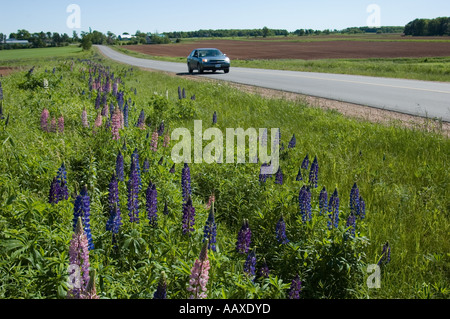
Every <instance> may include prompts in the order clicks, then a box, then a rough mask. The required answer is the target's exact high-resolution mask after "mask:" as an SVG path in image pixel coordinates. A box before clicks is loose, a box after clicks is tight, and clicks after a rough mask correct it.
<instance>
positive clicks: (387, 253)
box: [378, 242, 391, 266]
mask: <svg viewBox="0 0 450 319" xmlns="http://www.w3.org/2000/svg"><path fill="white" fill-rule="evenodd" d="M390 261H391V246H389V242H386V244H384V245H383V252H382V253H381V258H380V260H379V261H378V265H379V266H381V265H386V264H387V263H389V262H390Z"/></svg>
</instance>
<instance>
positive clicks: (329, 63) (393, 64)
mask: <svg viewBox="0 0 450 319" xmlns="http://www.w3.org/2000/svg"><path fill="white" fill-rule="evenodd" d="M112 48H114V49H115V50H117V51H119V52H121V53H124V54H128V55H130V56H134V57H137V58H142V59H152V60H158V61H168V62H179V63H185V62H186V57H159V56H149V55H146V54H143V53H139V52H135V51H132V50H128V49H126V46H125V47H124V46H122V47H112ZM232 66H234V67H246V68H261V69H273V70H288V71H303V72H321V73H336V74H352V75H366V76H376V77H389V78H402V79H411V80H423V81H440V82H450V57H436V58H394V59H325V60H297V59H280V60H251V61H250V60H233V61H232Z"/></svg>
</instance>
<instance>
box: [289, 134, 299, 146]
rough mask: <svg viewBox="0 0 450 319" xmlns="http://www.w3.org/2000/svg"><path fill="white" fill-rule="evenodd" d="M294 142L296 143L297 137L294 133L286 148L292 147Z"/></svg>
mask: <svg viewBox="0 0 450 319" xmlns="http://www.w3.org/2000/svg"><path fill="white" fill-rule="evenodd" d="M296 144H297V139H296V138H295V134H294V135H293V136H292V138H291V140H290V142H289V145H288V148H294V147H295V145H296Z"/></svg>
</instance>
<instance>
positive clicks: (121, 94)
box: [116, 91, 126, 108]
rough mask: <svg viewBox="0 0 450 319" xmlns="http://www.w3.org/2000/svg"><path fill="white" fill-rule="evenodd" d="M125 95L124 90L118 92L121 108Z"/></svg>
mask: <svg viewBox="0 0 450 319" xmlns="http://www.w3.org/2000/svg"><path fill="white" fill-rule="evenodd" d="M123 95H124V92H122V91H120V92H118V93H117V98H116V99H117V104H118V105H119V107H120V108H122V107H123V103H124V102H125V101H124V98H123ZM125 105H126V104H125Z"/></svg>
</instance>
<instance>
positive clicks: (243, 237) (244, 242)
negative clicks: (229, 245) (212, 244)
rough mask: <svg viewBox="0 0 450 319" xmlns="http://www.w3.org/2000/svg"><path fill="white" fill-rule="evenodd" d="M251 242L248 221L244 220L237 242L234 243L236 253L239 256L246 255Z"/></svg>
mask: <svg viewBox="0 0 450 319" xmlns="http://www.w3.org/2000/svg"><path fill="white" fill-rule="evenodd" d="M251 242H252V232H251V230H250V226H249V224H248V220H247V219H244V223H243V224H242V227H241V229H240V230H239V233H238V237H237V241H236V251H237V252H238V253H241V254H246V253H248V250H249V248H250V244H251Z"/></svg>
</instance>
